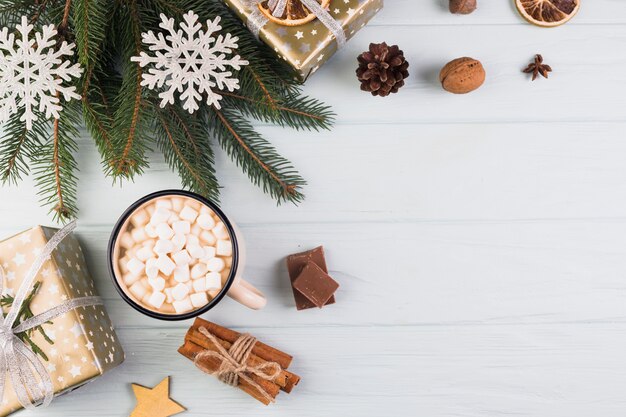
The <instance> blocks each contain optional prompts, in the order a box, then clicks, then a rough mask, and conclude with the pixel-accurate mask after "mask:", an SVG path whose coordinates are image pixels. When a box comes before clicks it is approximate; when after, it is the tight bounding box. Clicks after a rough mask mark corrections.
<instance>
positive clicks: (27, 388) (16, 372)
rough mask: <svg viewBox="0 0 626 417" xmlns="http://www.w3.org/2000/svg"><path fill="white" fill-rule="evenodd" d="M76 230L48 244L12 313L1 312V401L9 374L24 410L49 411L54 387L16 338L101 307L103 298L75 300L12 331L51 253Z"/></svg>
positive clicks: (0, 271)
mask: <svg viewBox="0 0 626 417" xmlns="http://www.w3.org/2000/svg"><path fill="white" fill-rule="evenodd" d="M75 227H76V222H71V223H69V224H68V225H67V226H65V227H64V228H63V229H61V230H59V231H58V232H57V233H55V234H54V236H52V238H51V239H50V240H49V241H48V243H46V246H45V247H44V249H43V250H42V252H41V254H39V256H37V258H36V259H35V261H34V262H33V264H32V265H31V266H30V269H29V270H28V272H27V274H26V276H25V277H24V279H23V280H22V283H21V284H20V288H19V289H18V291H17V294H16V295H15V299H14V300H13V304H12V306H11V309H10V310H9V312H8V314H7V315H6V317H3V312H2V309H1V308H0V401H1V400H2V399H3V398H4V388H5V383H6V379H7V373H8V374H9V376H10V378H11V384H12V386H13V390H14V391H15V394H16V395H17V399H18V401H19V402H20V404H21V405H22V406H23V407H24V408H27V409H33V408H35V407H36V406H38V405H43V406H44V407H47V406H48V405H49V404H50V402H51V401H52V399H53V397H54V387H53V385H52V378H51V377H50V374H49V373H48V371H47V370H46V368H45V367H44V365H43V363H42V362H41V360H40V359H39V358H38V357H37V354H36V353H34V352H33V351H32V350H30V349H29V348H28V346H27V345H26V344H25V343H24V342H22V341H21V340H20V339H19V338H18V337H17V334H19V333H22V332H25V331H28V330H30V329H33V328H35V327H37V326H41V325H42V324H44V323H46V322H48V321H50V320H52V319H54V318H56V317H59V316H61V315H63V314H65V313H67V312H68V311H71V310H73V309H75V308H78V307H87V306H95V305H101V304H102V299H101V298H100V297H80V298H74V299H72V300H69V301H67V302H65V303H63V304H61V305H58V306H56V307H54V308H51V309H50V310H47V311H45V312H43V313H41V314H38V315H36V316H34V317H31V318H29V319H27V320H24V321H23V322H21V323H20V324H18V325H17V326H15V327H13V323H15V320H16V319H17V315H18V314H19V311H20V308H21V306H22V304H23V303H24V301H25V300H26V298H27V297H28V293H29V292H30V290H31V288H32V286H33V281H34V280H35V278H36V277H37V273H38V272H39V270H40V269H41V267H42V266H43V264H44V263H45V262H46V261H47V260H48V259H50V255H51V254H52V251H53V250H54V249H55V248H56V247H57V246H58V245H59V243H61V241H62V240H63V239H65V237H66V236H67V235H69V234H70V233H71V232H72V230H74V228H75ZM4 275H5V274H4V269H2V267H0V293H2V291H3V287H4Z"/></svg>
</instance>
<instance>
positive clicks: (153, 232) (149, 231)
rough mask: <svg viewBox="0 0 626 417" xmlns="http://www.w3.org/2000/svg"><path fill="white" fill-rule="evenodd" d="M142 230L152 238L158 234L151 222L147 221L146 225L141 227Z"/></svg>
mask: <svg viewBox="0 0 626 417" xmlns="http://www.w3.org/2000/svg"><path fill="white" fill-rule="evenodd" d="M143 230H145V231H146V236H148V237H151V238H152V239H154V238H156V237H158V236H159V235H158V234H157V231H156V226H155V225H153V224H150V223H148V224H147V225H146V227H144V228H143Z"/></svg>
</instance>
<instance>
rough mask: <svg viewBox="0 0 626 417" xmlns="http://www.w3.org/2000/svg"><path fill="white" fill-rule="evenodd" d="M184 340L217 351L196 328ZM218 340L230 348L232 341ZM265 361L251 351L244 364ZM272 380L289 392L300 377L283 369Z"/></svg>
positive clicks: (259, 363)
mask: <svg viewBox="0 0 626 417" xmlns="http://www.w3.org/2000/svg"><path fill="white" fill-rule="evenodd" d="M207 330H208V329H207ZM185 340H186V341H187V340H188V341H191V342H192V343H194V344H196V345H198V346H201V347H203V348H204V349H206V350H211V351H217V348H216V347H215V345H213V343H212V342H211V341H209V340H208V339H207V338H206V336H204V335H203V334H202V333H200V332H199V331H198V330H196V329H194V328H193V327H192V328H191V329H189V331H188V332H187V334H186V335H185ZM218 340H219V343H220V344H221V345H222V347H223V348H224V349H226V350H228V349H230V347H231V346H232V343H230V342H227V341H225V340H223V339H220V338H218ZM253 352H254V350H253ZM266 362H268V361H266V360H264V359H262V358H260V357H258V356H257V355H255V354H254V353H252V354H251V355H250V357H249V358H248V362H247V363H246V364H247V365H250V366H259V365H262V364H263V363H266ZM272 382H274V383H275V384H276V385H278V386H279V387H280V388H281V390H283V391H285V392H291V391H292V390H293V388H294V386H295V385H297V384H298V382H300V377H299V376H298V375H296V374H294V373H291V372H289V371H287V370H285V369H283V370H282V371H281V373H280V375H278V377H277V378H276V379H274V381H272Z"/></svg>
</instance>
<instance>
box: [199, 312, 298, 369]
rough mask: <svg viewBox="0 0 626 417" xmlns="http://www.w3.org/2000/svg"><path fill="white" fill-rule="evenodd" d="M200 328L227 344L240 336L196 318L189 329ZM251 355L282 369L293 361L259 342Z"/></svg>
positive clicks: (232, 331)
mask: <svg viewBox="0 0 626 417" xmlns="http://www.w3.org/2000/svg"><path fill="white" fill-rule="evenodd" d="M200 327H205V328H206V329H207V330H208V331H209V332H211V333H212V334H213V335H215V336H216V337H218V338H219V339H222V340H225V341H227V342H228V343H235V341H236V340H237V339H238V338H239V336H240V335H241V334H240V333H238V332H236V331H234V330H231V329H227V328H225V327H222V326H220V325H218V324H215V323H211V322H210V321H206V320H203V319H201V318H196V320H195V321H194V323H193V325H192V326H191V328H192V329H194V330H198V329H199V328H200ZM252 353H253V354H254V355H256V356H258V357H259V358H261V359H263V360H266V361H268V362H276V363H277V364H279V365H280V367H281V368H283V369H287V368H289V365H291V361H292V360H293V357H292V356H291V355H288V354H286V353H285V352H281V351H280V350H278V349H275V348H273V347H271V346H268V345H266V344H265V343H261V342H257V344H256V345H255V346H254V348H253V349H252Z"/></svg>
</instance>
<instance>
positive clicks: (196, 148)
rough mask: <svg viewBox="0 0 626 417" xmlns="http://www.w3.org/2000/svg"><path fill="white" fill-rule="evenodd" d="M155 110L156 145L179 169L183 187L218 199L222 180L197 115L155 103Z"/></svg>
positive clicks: (175, 167)
mask: <svg viewBox="0 0 626 417" xmlns="http://www.w3.org/2000/svg"><path fill="white" fill-rule="evenodd" d="M154 114H155V115H156V119H155V128H154V130H155V133H156V135H155V137H156V138H157V139H156V140H157V145H158V146H159V148H160V149H161V152H163V155H164V156H165V161H166V162H167V163H168V165H169V166H170V167H171V168H172V169H173V170H174V171H177V172H178V174H179V176H180V179H181V182H182V185H183V187H185V188H187V189H190V190H192V191H194V192H196V193H198V194H201V195H202V196H204V197H206V198H208V199H210V200H213V201H217V200H218V199H219V184H218V182H217V178H216V177H215V167H214V164H215V161H214V156H213V150H212V149H211V147H210V146H209V143H208V139H207V137H206V134H205V132H204V131H203V129H202V124H201V121H200V120H198V116H197V115H190V114H189V113H187V112H185V111H183V110H182V109H178V108H176V107H175V106H168V107H167V108H165V109H162V108H160V107H158V106H155V107H154Z"/></svg>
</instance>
